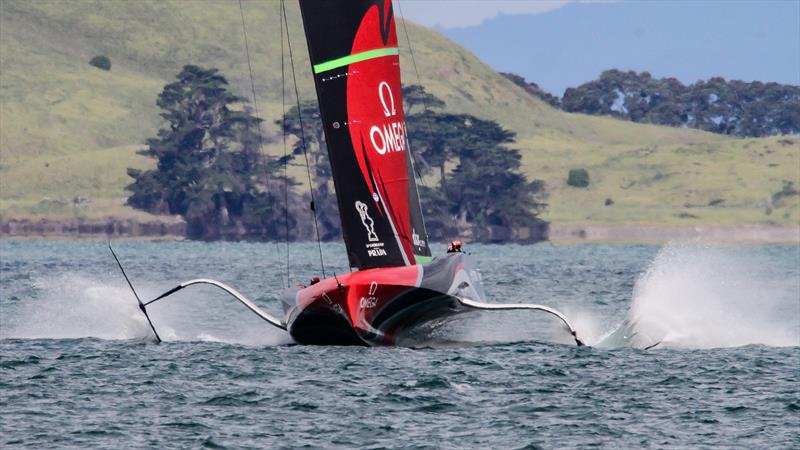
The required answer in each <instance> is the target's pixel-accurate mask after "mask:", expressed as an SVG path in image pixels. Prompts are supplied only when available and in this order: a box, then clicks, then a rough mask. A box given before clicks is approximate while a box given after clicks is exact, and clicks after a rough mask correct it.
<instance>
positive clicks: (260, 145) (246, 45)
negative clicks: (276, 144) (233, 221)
mask: <svg viewBox="0 0 800 450" xmlns="http://www.w3.org/2000/svg"><path fill="white" fill-rule="evenodd" d="M239 14H240V15H241V18H242V36H243V37H244V52H245V54H246V55H247V70H248V74H249V75H250V90H251V92H252V94H253V112H255V115H256V118H258V119H260V114H259V112H258V98H257V97H256V82H255V78H254V77H253V63H252V60H251V58H250V44H249V41H248V39H247V27H246V26H245V20H244V7H243V6H242V0H239ZM257 130H258V133H257V135H258V150H259V153H261V154H262V156H264V183H266V188H267V203H268V204H270V205H274V203H275V199H274V198H273V197H272V189H270V187H269V167H268V165H269V158H268V156H267V154H266V153H265V151H264V135H263V133H262V132H261V123H260V122H259V123H258V128H257ZM268 230H269V227H267V232H268ZM275 248H276V250H277V249H278V246H277V242H276V244H275ZM286 271H287V275H286V277H287V279H288V277H289V275H288V271H289V268H288V265H287V268H286ZM287 284H288V281H287Z"/></svg>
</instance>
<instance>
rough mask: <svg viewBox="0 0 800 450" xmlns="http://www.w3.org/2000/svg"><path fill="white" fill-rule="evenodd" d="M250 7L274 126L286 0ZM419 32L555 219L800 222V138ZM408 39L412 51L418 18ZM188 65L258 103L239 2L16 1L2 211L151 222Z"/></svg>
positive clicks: (0, 184)
mask: <svg viewBox="0 0 800 450" xmlns="http://www.w3.org/2000/svg"><path fill="white" fill-rule="evenodd" d="M287 6H288V8H289V9H288V15H289V21H290V33H291V39H292V45H293V47H294V54H295V66H296V68H297V70H298V72H297V77H298V80H299V84H300V86H299V87H300V95H301V97H302V98H303V99H311V98H313V85H312V78H311V74H310V71H309V67H308V58H307V53H306V49H305V43H304V39H303V35H302V29H301V27H300V23H299V12H298V10H297V8H296V5H294V4H293V2H291V1H289V2H287ZM244 10H245V19H246V23H247V32H248V38H249V44H250V51H251V55H252V57H253V69H254V75H255V83H256V91H257V95H258V101H259V106H260V108H261V110H262V111H261V113H262V116H263V118H264V119H265V121H266V122H267V123H268V124H269V132H270V133H271V134H272V135H274V134H275V133H276V129H275V127H274V126H273V125H272V122H273V121H274V120H275V119H277V118H279V116H280V111H281V74H280V66H281V57H282V55H281V46H280V25H279V24H280V22H279V20H278V2H277V1H258V2H256V1H245V2H244ZM408 31H409V34H410V36H411V41H412V46H413V49H414V55H415V58H416V62H417V64H418V66H419V70H420V75H421V80H419V81H418V80H417V77H416V75H415V74H414V72H413V65H412V64H411V61H410V60H409V59H408V52H407V51H403V52H402V55H403V56H402V58H403V61H402V65H403V68H404V74H403V77H404V80H405V81H406V82H407V83H413V84H416V83H421V84H423V85H424V86H426V88H427V89H428V90H429V91H431V92H432V93H434V94H436V95H437V96H439V97H440V98H442V99H443V100H445V101H446V102H447V104H448V109H449V110H451V111H454V112H465V113H469V114H474V115H476V116H479V117H482V118H487V119H494V120H497V121H498V122H500V123H501V124H502V125H503V126H505V127H507V128H510V129H512V130H514V131H515V132H517V134H518V145H517V146H518V147H519V148H520V149H521V151H522V153H523V162H524V168H525V171H526V172H527V174H528V176H529V178H531V179H533V178H541V179H544V180H545V181H546V182H547V187H548V190H549V192H550V194H551V195H550V198H549V203H550V208H549V210H548V212H547V213H546V218H547V219H548V220H551V221H553V222H554V223H565V224H583V223H586V224H592V223H600V224H627V223H638V224H647V223H653V224H665V223H666V224H677V225H682V224H686V225H695V224H777V225H790V224H797V223H798V222H800V204H798V200H797V199H798V197H797V196H793V197H789V198H788V199H787V198H784V199H783V200H782V201H778V202H772V204H771V205H770V200H769V199H771V196H772V195H773V194H774V193H776V192H779V191H780V190H781V189H782V188H783V185H784V182H785V181H793V182H795V185H797V184H800V180H798V177H800V174H798V170H800V169H799V168H798V166H799V165H800V162H799V161H800V138H770V139H747V140H742V139H730V138H726V137H723V136H719V135H714V134H710V133H704V132H699V131H695V130H686V129H674V128H667V127H660V126H650V125H637V124H633V123H628V122H622V121H617V120H613V119H609V118H601V117H591V116H583V115H578V114H567V113H563V112H561V111H558V110H555V109H553V108H551V107H550V106H548V105H547V104H545V103H543V102H541V101H540V100H538V99H536V98H534V97H532V96H530V95H528V94H527V93H525V91H523V90H522V89H521V88H519V87H517V86H516V85H514V84H513V83H512V82H510V81H508V80H506V79H505V78H504V77H502V76H499V75H497V74H496V73H495V72H494V71H493V70H492V69H491V68H490V67H488V66H487V65H485V64H483V63H482V62H481V61H479V60H478V59H477V58H476V57H475V56H474V55H472V54H471V53H469V52H468V51H467V50H465V49H463V48H462V47H459V46H458V45H456V44H454V43H452V42H450V41H448V40H447V39H445V38H444V37H443V36H441V35H439V34H437V33H435V32H434V31H431V30H429V29H426V28H422V27H418V26H415V25H413V24H410V23H409V24H408ZM400 42H401V47H403V49H407V42H406V40H405V35H404V34H403V33H402V28H401V33H400ZM95 55H105V56H108V57H109V58H110V59H111V62H112V68H111V71H108V72H107V71H103V70H100V69H97V68H95V67H93V66H90V65H89V64H88V61H89V60H90V59H91V58H92V57H93V56H95ZM185 64H197V65H201V66H207V67H217V68H219V69H220V70H221V71H222V73H223V74H224V75H225V76H226V77H227V78H228V80H229V81H230V82H231V84H232V86H233V90H234V91H235V92H237V93H239V94H240V95H243V96H246V97H249V92H250V88H249V78H248V75H247V74H248V70H247V59H246V56H245V53H244V44H243V40H242V28H241V16H240V12H239V6H238V2H235V1H205V0H193V1H114V2H111V1H70V0H57V1H43V0H40V1H36V2H29V1H18V0H3V1H2V2H0V216H2V218H3V219H4V220H8V219H11V218H42V217H43V218H51V219H58V218H74V217H84V218H89V219H92V218H102V217H108V216H114V217H121V218H139V219H147V218H149V217H150V216H148V215H147V214H144V213H141V212H137V211H133V210H131V209H130V208H127V207H125V206H123V203H124V198H125V197H126V193H125V192H124V186H125V185H127V184H128V183H129V182H130V181H131V180H130V179H129V178H128V177H127V175H126V172H125V169H126V168H127V167H140V168H141V167H147V166H148V165H149V164H151V162H150V161H148V160H146V159H145V158H142V157H140V156H138V155H137V154H136V149H137V148H138V146H140V145H141V143H142V142H144V140H145V139H146V138H148V137H151V136H153V135H154V134H155V132H156V130H157V129H158V127H159V125H160V121H159V116H158V113H159V111H158V109H157V108H156V106H155V100H156V97H157V96H158V94H159V92H160V91H161V88H162V87H163V86H164V85H165V84H166V83H168V82H170V81H171V80H172V79H173V77H174V75H175V74H177V73H178V71H179V70H180V69H181V67H182V66H183V65H185ZM287 64H288V61H287ZM288 93H289V92H287V94H288ZM288 98H290V99H293V97H292V96H291V95H290V96H289V97H288ZM411 132H412V133H413V130H411ZM278 148H279V146H278V145H277V144H272V145H271V146H270V148H269V149H268V150H269V151H276V152H277V151H278ZM571 168H586V169H587V170H588V171H589V174H590V178H591V184H590V186H589V188H588V189H578V188H573V187H570V186H567V185H566V183H565V182H566V178H567V172H568V170H569V169H571ZM79 197H85V198H86V199H88V203H87V202H86V201H81V202H76V201H75V200H76V198H79ZM607 198H610V199H612V201H613V204H612V205H609V206H606V205H605V203H606V199H607ZM768 212H769V214H767V213H768Z"/></svg>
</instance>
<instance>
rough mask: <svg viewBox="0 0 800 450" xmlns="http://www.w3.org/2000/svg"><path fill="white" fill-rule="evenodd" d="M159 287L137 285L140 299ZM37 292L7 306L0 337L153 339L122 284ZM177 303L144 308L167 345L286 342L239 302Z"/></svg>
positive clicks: (50, 286) (54, 286)
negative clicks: (185, 342) (170, 342)
mask: <svg viewBox="0 0 800 450" xmlns="http://www.w3.org/2000/svg"><path fill="white" fill-rule="evenodd" d="M161 289H163V286H162V287H159V288H154V287H152V286H141V287H138V288H137V290H139V291H140V294H141V295H142V296H143V298H151V297H153V296H154V295H155V294H156V293H158V292H159V290H161ZM36 290H37V291H38V294H37V295H35V296H33V297H32V298H28V299H23V300H22V301H19V302H16V304H14V305H7V306H5V307H4V311H3V313H4V314H3V315H4V318H3V326H2V327H0V328H2V330H0V337H2V338H25V339H40V338H42V339H73V338H84V337H94V338H100V339H109V340H130V339H141V340H145V339H152V332H151V331H150V327H149V326H148V325H147V320H146V319H145V317H144V315H143V314H142V313H141V311H139V308H138V306H137V304H136V300H135V299H134V297H133V295H132V293H131V291H130V290H129V289H128V287H127V286H125V285H124V284H122V283H114V282H112V281H108V282H102V281H97V280H93V279H89V278H87V277H85V276H83V275H80V274H64V275H61V276H57V277H52V278H45V279H42V280H40V281H38V282H37V283H36ZM176 297H181V298H177V299H176V300H175V301H172V302H170V300H165V301H164V302H162V303H160V304H158V305H153V306H152V307H149V308H148V312H150V314H151V317H152V318H153V321H154V323H155V325H156V329H157V330H158V331H159V334H160V335H161V337H162V338H163V339H164V340H165V341H214V342H226V343H235V344H243V345H279V344H284V343H287V342H290V339H289V338H288V336H287V335H286V334H285V333H282V332H280V331H279V330H273V329H272V327H271V326H269V325H267V324H264V323H263V322H261V321H260V320H258V319H257V318H255V319H254V318H251V317H249V316H248V314H249V312H247V311H239V309H244V308H238V306H240V305H238V304H235V303H234V302H231V301H228V299H227V298H224V297H223V296H220V295H218V294H216V295H215V294H214V293H211V292H204V291H202V290H199V292H195V293H194V294H192V293H189V294H184V295H183V296H176Z"/></svg>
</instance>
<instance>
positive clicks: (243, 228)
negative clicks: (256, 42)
mask: <svg viewBox="0 0 800 450" xmlns="http://www.w3.org/2000/svg"><path fill="white" fill-rule="evenodd" d="M156 103H157V105H158V106H159V107H160V108H161V110H162V113H161V117H162V118H163V119H164V120H165V121H166V126H165V127H164V128H162V129H160V130H159V131H158V136H157V137H155V138H151V139H148V140H147V147H146V148H145V149H144V150H142V151H141V153H142V154H143V155H146V156H148V157H151V158H154V159H155V160H156V162H157V164H156V168H155V169H153V170H148V171H141V170H137V169H128V174H129V175H130V176H131V177H132V178H133V179H134V182H133V183H132V184H131V185H130V186H128V188H127V189H128V190H129V191H131V196H130V197H129V198H128V204H129V205H131V206H133V207H134V208H137V209H141V210H145V211H148V212H151V213H156V214H178V215H181V216H182V217H183V218H184V220H186V223H187V236H188V237H189V238H193V239H219V238H223V239H240V238H272V237H277V236H279V235H280V233H281V232H282V231H281V230H283V229H284V228H285V223H284V220H285V216H284V214H282V212H283V207H284V206H285V205H282V204H280V201H281V200H282V199H283V197H284V196H283V195H271V193H270V191H271V190H273V191H275V192H276V193H277V192H280V191H279V187H280V186H281V183H285V186H287V187H288V186H289V185H291V184H292V183H291V180H289V179H283V178H282V177H281V175H279V173H280V172H278V171H277V170H275V169H276V168H277V167H276V162H275V161H273V160H271V159H269V158H267V157H266V156H265V155H264V154H263V153H262V151H261V148H260V144H261V135H260V130H259V127H260V123H261V119H258V118H257V117H255V116H253V115H252V114H251V113H250V112H249V111H248V110H247V109H246V108H245V107H244V106H245V105H244V101H243V99H242V98H240V97H238V96H236V95H234V94H233V93H231V92H230V91H229V90H228V82H227V80H225V78H224V77H223V76H222V75H220V74H219V71H218V70H217V69H204V68H201V67H198V66H193V65H187V66H185V67H184V68H183V70H182V71H181V72H180V73H179V74H178V76H177V81H175V82H173V83H170V84H168V85H166V86H165V87H164V90H163V91H162V92H161V94H160V95H159V97H158V100H157V102H156ZM270 172H275V176H272V177H270V176H269V173H270Z"/></svg>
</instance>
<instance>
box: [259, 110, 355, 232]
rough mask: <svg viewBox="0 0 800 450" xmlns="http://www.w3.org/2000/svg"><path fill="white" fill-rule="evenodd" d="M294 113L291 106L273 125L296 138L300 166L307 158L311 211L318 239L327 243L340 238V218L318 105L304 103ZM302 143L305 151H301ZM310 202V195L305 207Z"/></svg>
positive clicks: (296, 154)
mask: <svg viewBox="0 0 800 450" xmlns="http://www.w3.org/2000/svg"><path fill="white" fill-rule="evenodd" d="M297 111H298V109H297V106H292V107H291V108H290V109H289V111H287V112H286V114H285V115H284V117H283V120H282V121H276V122H275V123H276V124H277V125H278V126H283V130H284V133H286V135H287V136H294V137H295V138H296V140H295V142H294V144H293V145H292V154H293V155H294V156H295V157H300V158H301V159H302V160H303V165H305V157H306V156H308V168H307V170H309V171H310V174H311V181H312V183H313V188H314V209H315V214H316V218H317V221H318V223H319V225H320V238H321V239H322V240H326V241H328V240H333V239H338V238H339V237H340V236H341V235H342V222H341V219H340V218H339V205H338V203H337V202H336V188H335V186H334V185H333V174H332V172H331V163H330V159H329V158H328V149H327V147H326V144H325V129H324V128H323V125H322V118H321V117H320V113H319V106H318V104H317V102H303V103H301V104H300V115H298V113H297ZM301 117H302V124H303V128H302V132H301V128H300V123H301V120H300V119H301ZM303 139H305V141H304V140H303ZM304 144H305V146H306V147H305V149H304V148H303V145H304ZM304 151H305V155H304V154H303V152H304ZM310 201H311V199H310V194H309V196H308V198H307V199H306V201H305V202H304V204H306V205H309V204H310Z"/></svg>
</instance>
